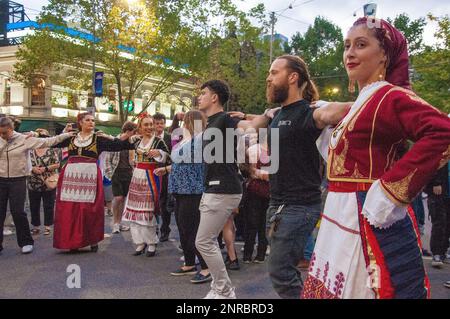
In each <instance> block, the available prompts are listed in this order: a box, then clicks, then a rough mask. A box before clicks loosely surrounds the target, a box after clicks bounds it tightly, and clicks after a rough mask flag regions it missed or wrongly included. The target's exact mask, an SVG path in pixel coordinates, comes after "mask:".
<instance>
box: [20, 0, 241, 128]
mask: <svg viewBox="0 0 450 319" xmlns="http://www.w3.org/2000/svg"><path fill="white" fill-rule="evenodd" d="M219 13H222V14H223V15H233V14H234V12H233V10H232V7H230V1H228V0H224V1H221V2H220V3H217V1H213V0H205V1H199V0H145V1H144V0H142V1H133V3H131V2H127V1H125V0H112V1H111V0H90V1H86V0H50V1H49V4H48V5H47V6H46V7H45V8H44V10H43V12H42V14H41V15H40V16H39V19H38V21H39V22H40V23H41V25H43V26H44V28H43V29H40V30H36V32H35V34H34V35H31V36H29V37H27V38H25V40H24V42H23V45H22V46H21V48H20V49H19V52H18V54H17V57H18V63H17V64H16V65H15V70H16V71H15V75H16V77H17V78H18V79H20V80H22V81H23V82H25V83H27V84H29V83H30V81H31V80H32V78H33V75H34V74H36V73H46V74H52V77H53V79H54V80H55V82H60V83H63V84H64V85H66V86H68V87H69V88H70V89H72V90H87V89H90V86H91V83H92V82H91V78H92V71H91V70H90V61H91V59H92V58H95V61H96V62H97V64H98V68H99V70H103V71H104V72H105V76H106V79H107V80H106V81H107V83H113V84H115V85H116V88H117V95H118V101H117V102H118V105H119V107H118V110H117V112H118V114H119V117H120V121H121V122H124V121H125V120H126V119H127V118H128V115H129V114H130V112H131V109H129V108H128V107H125V108H124V107H122V106H123V104H124V102H125V105H127V103H126V102H127V101H132V100H133V99H134V97H135V94H136V92H137V91H138V90H139V89H140V88H141V87H142V85H143V83H144V82H145V81H146V80H148V79H149V78H151V79H152V83H153V87H152V88H151V90H150V91H151V96H149V97H148V98H147V100H146V101H145V104H144V105H143V107H142V108H143V111H145V110H146V109H147V108H148V107H149V106H150V105H151V103H152V102H154V101H155V99H156V98H157V97H158V96H159V95H160V94H161V93H164V92H166V91H167V90H168V89H169V88H170V87H171V86H172V85H173V84H174V83H176V82H177V81H179V80H180V79H183V78H184V79H186V78H191V77H192V76H193V75H195V74H196V73H197V72H198V71H199V70H200V67H201V66H202V63H203V61H204V60H205V58H206V56H207V54H208V48H209V45H208V43H209V42H208V41H209V38H210V37H211V36H212V35H213V34H214V33H215V29H214V28H213V27H211V26H210V25H209V21H210V18H211V16H213V15H215V14H219ZM68 28H72V29H76V30H79V31H81V33H79V34H77V35H76V37H74V36H73V34H68ZM83 32H84V33H83ZM89 34H91V35H93V36H89ZM50 71H52V72H50ZM91 93H92V92H91Z"/></svg>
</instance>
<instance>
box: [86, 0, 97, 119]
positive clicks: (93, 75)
mask: <svg viewBox="0 0 450 319" xmlns="http://www.w3.org/2000/svg"><path fill="white" fill-rule="evenodd" d="M96 11H97V6H96V1H95V0H93V1H92V12H93V14H94V16H93V17H92V37H93V39H92V104H91V105H90V107H91V109H88V112H90V113H92V115H95V27H96V25H95V14H96Z"/></svg>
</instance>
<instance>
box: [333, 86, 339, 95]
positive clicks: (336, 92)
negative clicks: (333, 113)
mask: <svg viewBox="0 0 450 319" xmlns="http://www.w3.org/2000/svg"><path fill="white" fill-rule="evenodd" d="M331 93H333V94H338V93H339V88H337V87H334V88H333V89H331Z"/></svg>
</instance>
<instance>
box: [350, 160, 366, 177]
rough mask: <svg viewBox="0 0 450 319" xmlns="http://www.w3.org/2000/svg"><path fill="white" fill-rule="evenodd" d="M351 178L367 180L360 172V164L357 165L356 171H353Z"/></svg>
mask: <svg viewBox="0 0 450 319" xmlns="http://www.w3.org/2000/svg"><path fill="white" fill-rule="evenodd" d="M350 177H351V178H357V179H358V178H365V177H366V176H364V175H363V174H361V173H360V172H359V170H358V163H355V169H354V170H353V173H352V175H351V176H350Z"/></svg>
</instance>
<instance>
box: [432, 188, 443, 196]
mask: <svg viewBox="0 0 450 319" xmlns="http://www.w3.org/2000/svg"><path fill="white" fill-rule="evenodd" d="M433 194H434V195H436V196H440V195H442V186H434V187H433Z"/></svg>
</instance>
